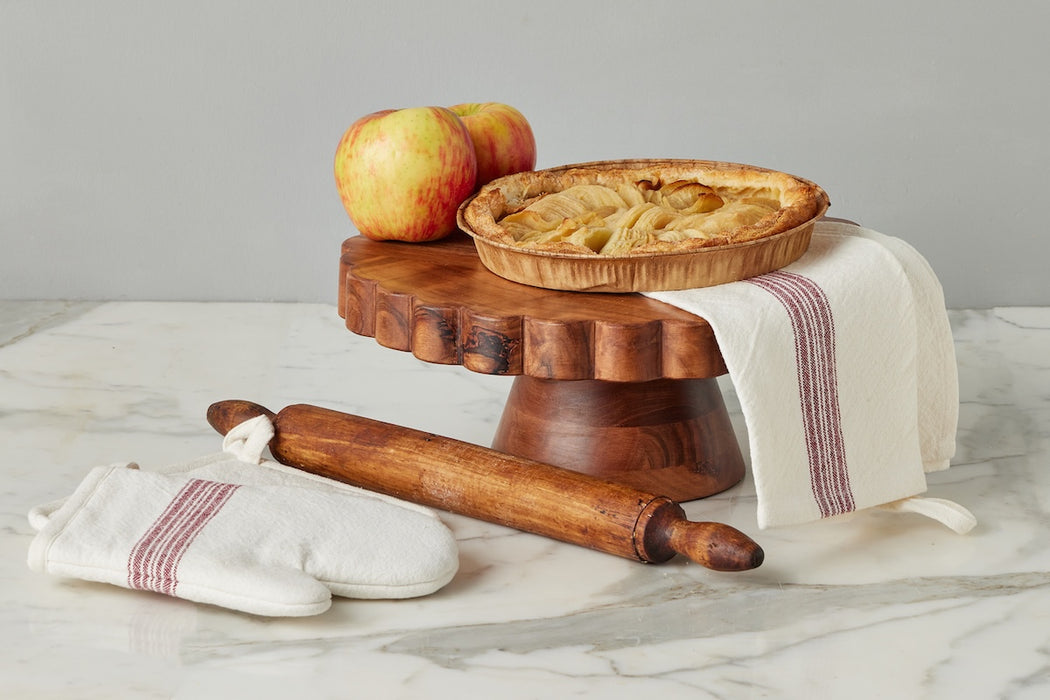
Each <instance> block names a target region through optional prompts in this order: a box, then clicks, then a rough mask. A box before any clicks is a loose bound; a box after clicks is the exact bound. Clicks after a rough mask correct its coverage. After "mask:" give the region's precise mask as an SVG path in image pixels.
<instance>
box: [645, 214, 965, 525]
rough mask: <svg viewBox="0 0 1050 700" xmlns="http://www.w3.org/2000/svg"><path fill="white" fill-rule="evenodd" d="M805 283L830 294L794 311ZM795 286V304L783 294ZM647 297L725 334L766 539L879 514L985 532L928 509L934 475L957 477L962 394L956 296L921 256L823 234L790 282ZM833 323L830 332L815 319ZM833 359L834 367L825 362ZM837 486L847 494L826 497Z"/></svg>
mask: <svg viewBox="0 0 1050 700" xmlns="http://www.w3.org/2000/svg"><path fill="white" fill-rule="evenodd" d="M796 282H798V284H799V285H801V286H803V287H805V286H807V285H808V286H809V287H813V286H815V287H819V290H820V291H821V292H822V294H823V297H822V300H820V301H819V302H814V303H813V304H811V305H807V304H808V302H806V301H803V302H801V303H800V304H798V305H794V302H795V301H796V297H795V291H794V289H795V287H791V285H794V284H795V283H796ZM782 284H783V285H787V287H790V289H791V291H782V292H781V294H782V295H781V296H778V294H777V293H774V292H773V291H771V290H773V289H774V288H776V289H779V287H778V285H782ZM648 296H650V297H652V298H654V299H658V300H660V301H663V302H665V303H668V304H671V305H674V306H676V307H679V308H682V309H684V310H687V311H690V312H692V313H695V314H697V315H699V316H702V317H703V318H704V319H706V320H707V321H708V322H709V323H710V324H711V326H712V329H713V330H714V333H715V337H716V339H717V341H718V345H719V348H720V349H721V351H722V355H723V357H724V358H725V362H726V366H727V368H728V370H729V376H730V379H731V380H732V382H733V384H734V387H735V388H736V391H737V394H738V396H739V398H740V403H741V408H742V412H743V415H744V420H745V423H746V425H747V431H748V440H749V447H750V451H751V469H752V473H753V476H754V479H755V487H756V491H757V498H758V523H759V527H761V528H768V527H774V526H781V525H792V524H799V523H805V522H810V521H814V520H819V519H821V518H827V517H832V516H835V515H840V514H844V513H849V512H854V511H858V510H861V509H864V508H871V507H876V506H885V507H886V508H887V509H892V510H895V511H900V512H918V513H922V514H924V515H926V516H928V517H932V518H935V519H937V520H939V521H941V522H942V523H944V524H945V525H947V526H948V527H950V528H952V529H953V530H956V531H957V532H966V531H968V530H969V529H971V528H972V527H973V526H974V524H975V523H976V520H975V519H974V518H973V515H972V514H970V513H969V511H967V510H966V509H965V508H962V507H961V506H959V505H957V504H954V503H950V502H947V501H944V500H942V499H922V500H923V501H924V502H923V503H919V502H918V496H919V494H922V493H924V492H925V491H926V490H927V484H926V476H925V475H926V473H927V472H930V471H936V470H941V469H946V468H947V467H948V465H949V463H950V459H951V457H952V455H953V454H954V451H955V433H956V427H957V423H958V415H959V413H958V412H959V391H958V377H957V368H956V364H955V350H954V344H953V340H952V335H951V328H950V326H949V323H948V318H947V313H946V310H945V305H944V296H943V292H942V289H941V286H940V283H939V281H938V280H937V278H936V276H935V275H934V273H933V271H932V269H931V268H930V266H929V265H928V264H927V262H926V261H925V260H924V259H923V258H922V256H921V255H920V254H919V253H918V252H917V251H916V250H915V249H914V248H912V247H911V246H909V245H908V244H906V243H905V242H904V241H901V240H900V239H897V238H893V237H890V236H886V235H884V234H881V233H878V232H876V231H872V230H870V229H865V228H861V227H859V226H855V225H852V224H848V223H839V222H819V223H817V224H816V226H815V228H814V232H813V238H812V242H811V244H810V247H809V249H808V250H807V252H806V253H805V254H804V255H803V256H802V257H801V258H800V259H799V260H798V261H796V262H794V263H792V264H791V265H788V266H787V267H785V268H784V269H783V270H781V271H776V272H774V273H770V275H762V276H759V277H758V278H753V279H751V280H744V281H739V282H733V283H730V284H724V285H719V286H715V287H708V288H699V289H688V290H682V291H671V292H650V293H648ZM817 296H820V295H819V294H818V295H817ZM789 307H790V308H789ZM820 310H823V311H826V312H827V318H826V319H819V318H816V316H818V315H819V313H818V312H819V311H820ZM807 329H808V330H807ZM829 339H830V341H831V342H830V343H829V342H828V341H829ZM810 341H811V345H806V342H810ZM828 347H832V348H833V353H832V354H831V355H828V356H823V355H820V352H819V350H820V349H821V348H823V349H827V348H828ZM818 355H819V357H818V358H817V360H814V359H813V358H814V357H817V356H818ZM814 362H815V363H816V364H817V365H822V366H825V368H826V367H827V366H831V367H832V369H833V373H834V381H833V382H831V390H832V392H831V399H830V400H829V399H828V397H827V396H824V397H823V398H821V397H818V399H813V398H812V396H813V394H815V393H820V392H819V391H817V390H820V387H821V386H822V385H821V383H820V382H812V381H810V380H811V379H812V377H813V376H815V374H816V372H815V370H814V369H813V366H812V365H813V363H814ZM814 386H816V390H815V389H814V388H813V387H814ZM822 391H823V390H822ZM825 393H827V392H826V391H825ZM814 406H816V408H815V407H814ZM829 406H830V408H829ZM814 412H818V413H821V415H818V416H816V417H814ZM818 419H819V420H818ZM815 421H817V423H819V426H818V429H812V426H813V425H815V424H816V423H815ZM829 426H830V427H829ZM831 428H836V429H837V431H838V432H836V433H835V436H834V437H829V435H830V433H829V432H828V431H830V430H831ZM807 430H809V431H808V432H807ZM815 445H816V447H815ZM825 448H826V449H825ZM821 449H825V452H828V451H831V452H835V451H836V450H837V452H835V454H836V455H837V456H835V457H833V458H830V457H828V455H827V454H825V453H822V452H821ZM825 458H827V459H825ZM822 460H823V461H822ZM828 461H830V462H834V463H835V464H834V465H832V466H830V467H829V466H828V464H827V463H828ZM836 470H837V471H836ZM829 473H833V474H835V475H837V476H836V477H835V479H831V481H833V482H834V483H831V485H828V484H823V485H822V482H821V480H822V479H830V477H828V474H829ZM822 489H823V490H826V491H830V492H831V493H830V495H828V494H822V493H821V491H822ZM825 496H827V498H828V499H830V501H829V500H826V499H825ZM822 499H824V500H822ZM908 501H911V502H910V503H909V502H908Z"/></svg>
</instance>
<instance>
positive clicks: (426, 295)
mask: <svg viewBox="0 0 1050 700" xmlns="http://www.w3.org/2000/svg"><path fill="white" fill-rule="evenodd" d="M339 315H340V316H341V317H343V318H344V319H345V320H346V327H347V328H348V329H349V330H351V331H353V332H354V333H357V334H359V335H364V336H371V337H374V338H375V339H376V342H378V343H379V344H380V345H383V346H385V347H389V348H393V349H396V350H403V351H408V352H411V353H412V354H413V355H415V356H416V357H418V358H419V359H421V360H424V361H426V362H434V363H440V364H453V365H454V364H459V365H462V366H463V367H466V368H467V369H470V370H473V371H475V372H481V373H485V374H495V375H511V376H514V377H515V379H514V383H513V385H512V386H511V390H510V394H509V396H508V398H507V402H506V405H505V407H504V410H503V415H502V417H501V419H500V423H499V427H498V428H497V431H496V435H495V437H494V439H493V442H492V447H493V448H495V449H497V450H499V451H501V452H504V453H507V454H512V455H517V456H519V457H527V458H529V459H533V460H537V461H540V462H545V463H547V464H554V465H556V466H560V467H565V468H568V469H574V470H576V471H580V472H585V473H588V474H590V475H592V476H597V477H601V478H604V479H608V480H611V481H617V482H620V483H624V484H627V485H629V486H633V487H635V488H638V489H642V490H645V491H649V492H651V493H657V494H660V495H663V496H667V497H668V498H671V499H673V500H676V501H688V500H693V499H696V498H703V497H705V496H709V495H711V494H714V493H718V492H720V491H723V490H725V489H727V488H729V487H730V486H733V485H734V484H736V483H737V482H739V481H740V480H741V479H742V478H743V476H744V461H743V457H742V455H741V453H740V447H739V444H738V442H737V439H736V436H735V435H734V433H733V427H732V424H731V423H730V420H729V415H728V413H727V412H726V408H725V403H724V402H723V400H722V394H721V391H720V390H719V388H718V384H717V382H716V381H715V379H714V378H715V377H717V376H719V375H721V374H725V372H726V367H725V363H724V361H723V359H722V355H721V352H720V351H719V349H718V345H717V343H716V342H715V338H714V334H713V332H712V330H711V327H710V325H708V323H707V322H706V321H705V320H704V319H702V318H699V317H697V316H695V315H693V314H690V313H688V312H685V311H682V310H680V309H677V308H675V307H673V306H670V305H667V304H663V303H661V302H658V301H655V300H652V299H649V298H648V297H645V296H642V295H640V294H601V293H586V292H560V291H551V290H546V289H539V288H535V287H529V286H526V285H522V284H518V283H515V282H509V281H507V280H505V279H503V278H501V277H498V276H496V275H495V274H493V273H491V272H489V271H488V270H487V269H486V268H485V267H484V266H483V265H482V264H481V262H480V260H479V259H478V256H477V253H476V251H475V248H474V243H473V241H472V240H471V239H470V238H469V237H467V236H466V235H465V234H460V233H456V234H453V235H452V236H450V237H449V238H445V239H442V240H440V241H436V242H432V243H397V242H390V241H384V242H377V241H372V240H370V239H368V238H365V237H363V236H355V237H353V238H349V239H347V240H346V241H345V242H344V243H343V246H342V258H341V261H340V283H339Z"/></svg>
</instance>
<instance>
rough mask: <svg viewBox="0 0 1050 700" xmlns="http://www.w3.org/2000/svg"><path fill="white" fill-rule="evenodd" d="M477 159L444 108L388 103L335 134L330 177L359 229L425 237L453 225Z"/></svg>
mask: <svg viewBox="0 0 1050 700" xmlns="http://www.w3.org/2000/svg"><path fill="white" fill-rule="evenodd" d="M477 163H478V161H477V156H476V155H475V152H474V145H473V141H472V140H471V136H470V133H469V131H468V130H467V127H466V125H465V124H464V123H463V121H462V120H461V119H460V118H459V117H458V116H457V115H456V114H455V113H454V112H453V111H452V110H450V109H448V108H445V107H410V108H406V109H396V110H394V109H388V110H383V111H379V112H374V113H372V114H369V115H366V116H364V117H361V118H360V119H358V120H357V121H356V122H354V123H353V124H352V125H351V126H350V128H349V129H347V131H346V133H345V134H343V137H342V139H340V141H339V146H338V147H337V148H336V153H335V182H336V186H337V188H338V190H339V197H340V199H341V200H342V202H343V206H344V207H345V208H346V213H347V214H349V215H350V220H351V221H352V222H353V223H354V226H355V227H356V228H357V230H358V231H360V232H361V234H362V235H364V236H367V237H368V238H372V239H374V240H399V241H432V240H437V239H439V238H443V237H444V236H447V235H448V234H449V233H451V232H452V231H453V230H455V228H456V210H457V209H458V208H459V205H460V204H461V203H462V202H463V201H464V200H465V199H466V198H467V197H469V196H470V195H471V194H472V193H473V191H474V186H475V182H476V181H477V173H478V165H477Z"/></svg>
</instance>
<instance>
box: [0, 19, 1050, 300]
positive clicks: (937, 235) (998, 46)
mask: <svg viewBox="0 0 1050 700" xmlns="http://www.w3.org/2000/svg"><path fill="white" fill-rule="evenodd" d="M1048 8H1050V3H1047V2H1043V1H1041V0H1040V1H1032V2H1012V3H1011V2H1003V3H987V2H975V1H972V0H965V1H956V2H925V3H923V2H914V1H913V0H908V1H907V2H905V1H903V0H883V1H881V2H877V3H863V4H861V3H850V2H819V1H817V0H796V1H795V2H775V1H752V2H741V3H724V2H720V3H713V2H661V1H655V2H640V1H638V2H627V1H623V0H612V1H611V0H586V1H581V2H569V1H566V0H559V1H557V2H551V1H548V0H530V2H524V3H522V2H515V3H510V2H492V1H488V2H466V1H463V0H451V1H450V0H446V1H444V2H433V3H424V2H412V3H408V2H397V1H395V0H384V1H383V2H369V3H362V2H357V3H354V2H309V1H307V2H248V1H247V0H245V1H242V2H235V1H232V0H204V1H199V0H180V1H179V2H141V1H127V2H124V1H118V0H94V1H93V2H62V1H60V0H0V241H2V250H0V298H9V299H31V298H34V299H44V298H51V299H53V298H70V299H129V300H137V299H163V300H168V299H174V300H202V299H203V300H211V299H215V300H287V301H321V302H328V303H333V304H334V303H335V289H336V270H337V263H338V251H339V244H340V243H341V241H342V240H343V239H344V238H346V237H348V236H350V235H353V234H354V233H355V231H354V230H353V229H352V227H351V225H350V222H349V219H348V218H347V217H346V215H345V213H344V212H343V210H342V207H341V205H340V203H339V200H338V197H337V195H336V192H335V187H334V184H333V180H332V157H333V154H334V151H335V146H336V143H337V141H338V139H339V137H340V136H341V135H342V132H343V131H344V130H345V129H346V127H347V126H349V125H350V124H351V123H352V122H353V121H354V120H355V119H356V118H357V117H359V116H361V115H363V114H365V113H368V112H372V111H375V110H377V109H382V108H387V107H406V106H419V105H430V104H436V105H451V104H455V103H458V102H467V101H499V102H507V103H509V104H512V105H515V106H516V107H518V108H519V109H520V110H522V112H524V113H525V114H526V116H527V117H528V118H529V119H530V121H531V123H532V126H533V129H534V131H535V133H536V137H537V141H538V145H539V163H538V165H539V167H546V166H553V165H559V164H563V163H571V162H579V161H585V160H597V159H605V158H623V157H641V156H668V157H683V158H708V159H720V160H730V161H738V162H746V163H754V164H757V165H763V166H767V167H772V168H777V169H781V170H786V171H788V172H792V173H795V174H797V175H801V176H804V177H807V178H810V179H812V180H815V181H817V182H818V183H820V184H821V185H823V186H824V187H825V189H827V190H828V192H829V193H830V195H831V198H832V202H833V203H832V209H831V212H830V214H832V215H836V216H840V217H845V218H851V219H855V220H859V221H861V222H863V223H864V224H866V225H868V226H870V227H872V228H875V229H877V230H880V231H882V232H884V233H889V234H892V235H896V236H900V237H901V238H904V239H905V240H907V241H909V242H911V243H912V244H913V245H914V246H916V247H917V248H918V249H919V250H920V252H922V253H923V254H924V255H925V256H926V257H927V259H928V260H929V261H930V263H931V264H932V265H933V267H934V269H935V270H936V271H937V273H938V274H939V276H940V278H941V280H942V282H943V284H944V286H945V290H946V294H947V299H948V304H949V306H951V307H956V308H957V307H987V306H995V305H1029V304H1040V305H1041V304H1050V283H1048V282H1047V281H1046V276H1045V269H1044V268H1045V267H1046V260H1047V252H1048V245H1047V242H1046V241H1047V231H1046V230H1045V229H1046V221H1047V218H1046V216H1045V214H1044V208H1045V200H1046V194H1045V193H1046V184H1047V176H1046V168H1047V164H1048V163H1050V146H1048V138H1047V127H1048V124H1050V99H1048V94H1047V93H1048V90H1047V84H1048V80H1047V77H1046V72H1047V68H1048V67H1050V49H1048V48H1047V41H1046V31H1047V27H1048V26H1050V9H1048Z"/></svg>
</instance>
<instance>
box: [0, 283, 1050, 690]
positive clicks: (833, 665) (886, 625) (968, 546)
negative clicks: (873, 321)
mask: <svg viewBox="0 0 1050 700" xmlns="http://www.w3.org/2000/svg"><path fill="white" fill-rule="evenodd" d="M951 319H952V325H953V331H954V334H955V338H956V347H957V353H958V361H959V366H960V381H961V396H962V407H961V421H960V431H959V451H958V454H957V456H956V458H955V460H954V466H953V468H952V469H950V470H948V471H947V472H943V473H937V474H932V475H930V478H929V481H930V495H934V496H942V497H945V498H949V499H952V500H955V501H957V502H959V503H961V504H963V505H965V506H967V507H968V508H970V509H971V510H972V511H973V512H974V513H975V515H976V516H977V518H978V521H979V525H978V528H977V529H976V530H975V531H974V532H972V533H971V534H969V535H966V536H959V535H955V534H953V533H951V532H950V531H948V530H946V529H945V528H944V527H943V526H941V525H939V524H937V523H935V522H933V521H930V520H927V519H925V518H922V517H920V516H908V515H894V514H889V513H884V512H882V513H862V514H859V515H857V516H855V517H853V518H851V519H848V520H846V521H843V522H826V523H816V524H811V525H806V526H800V527H792V528H782V529H774V530H768V531H759V530H758V529H757V526H756V522H755V498H754V489H753V485H752V484H751V483H750V481H745V482H744V483H742V484H741V485H739V486H737V487H734V488H733V489H730V490H729V491H728V492H726V493H724V494H720V495H718V496H715V497H712V498H709V499H705V500H703V501H696V502H692V503H688V504H685V508H686V511H687V513H688V514H689V516H690V518H692V519H694V520H699V519H711V520H719V521H722V522H728V523H730V524H732V525H734V526H736V527H738V528H740V529H741V530H743V531H745V532H747V533H749V534H751V535H752V536H753V537H755V539H757V540H758V541H759V542H760V543H761V544H762V546H763V547H764V549H765V551H766V563H765V564H764V565H763V566H762V567H761V568H759V569H757V570H755V571H751V572H745V573H736V574H720V573H716V572H711V571H708V570H706V569H702V568H700V567H698V566H696V565H695V564H692V563H690V562H688V561H687V560H684V559H683V558H681V557H679V558H676V559H674V560H672V561H671V562H668V563H666V564H661V565H642V564H638V563H636V562H632V561H628V560H625V559H620V558H618V557H613V556H610V555H605V554H600V553H597V552H592V551H590V550H586V549H582V548H580V547H574V546H572V545H568V544H563V543H559V542H554V541H551V540H547V539H544V538H541V537H538V536H534V535H529V534H525V533H520V532H516V531H513V530H509V529H507V528H503V527H500V526H496V525H490V524H487V523H483V522H479V521H476V520H471V519H469V518H465V517H461V516H455V515H449V514H442V517H443V519H445V521H446V522H447V523H448V524H449V525H450V527H451V528H452V529H453V531H454V532H455V533H456V536H457V539H458V540H459V544H460V551H461V569H460V572H459V574H458V575H457V577H456V578H455V579H454V580H453V581H452V583H451V584H449V585H448V586H447V587H446V588H444V589H443V590H441V591H440V592H438V593H437V594H435V595H432V596H430V597H426V598H421V599H416V600H404V601H355V600H337V601H336V602H335V604H334V605H333V607H332V609H331V610H330V611H329V612H328V613H325V614H323V615H321V616H318V617H316V618H309V619H297V620H272V619H264V618H257V617H252V616H249V615H243V614H239V613H235V612H231V611H228V610H223V609H221V608H215V607H209V606H203V605H195V604H192V603H188V602H185V601H180V600H175V599H169V598H164V597H162V596H158V595H155V594H151V593H145V592H137V591H136V592H133V591H128V590H123V589H119V588H115V587H111V586H105V585H102V584H93V583H86V582H80V581H71V580H60V579H54V578H50V577H45V576H40V575H37V574H33V573H32V572H30V571H29V570H28V568H27V567H26V565H25V555H26V549H27V547H28V543H29V540H30V538H31V530H30V528H29V525H28V523H27V521H26V512H27V511H28V509H29V508H30V507H31V506H33V505H36V504H38V503H42V502H45V501H48V500H51V499H54V498H56V497H60V496H64V495H66V494H67V493H69V492H70V491H71V490H72V489H73V487H74V486H75V485H76V483H77V482H78V481H79V480H80V478H81V477H82V476H83V475H84V473H85V472H86V471H87V470H88V469H89V468H90V467H92V466H94V465H97V464H106V463H110V462H115V461H126V460H136V461H138V462H139V463H140V464H142V465H143V467H144V468H149V467H150V466H151V465H154V466H160V465H162V464H166V463H169V462H176V461H183V460H186V459H189V458H191V457H195V456H198V455H201V454H206V453H209V452H212V451H214V450H215V449H217V447H218V444H219V437H218V436H217V435H216V434H215V433H213V432H212V431H211V429H210V428H209V427H208V426H207V423H206V422H205V420H204V413H205V409H206V408H207V406H208V405H209V404H210V403H212V402H213V401H216V400H218V399H224V398H247V399H252V400H255V401H259V402H260V403H263V404H265V405H267V406H269V407H270V408H273V409H278V408H280V407H282V406H284V405H287V404H289V403H296V402H309V403H314V404H318V405H323V406H327V407H330V408H334V409H337V410H341V411H347V412H351V413H358V414H361V415H365V416H368V417H371V418H377V419H379V420H385V421H391V422H395V423H400V424H403V425H407V426H410V427H414V428H419V429H423V430H428V431H432V432H435V433H439V434H443V435H448V436H450V437H455V438H459V439H462V440H467V441H470V442H475V443H479V444H487V443H488V441H489V440H490V438H491V436H492V434H493V432H494V431H495V426H496V422H497V421H498V418H499V413H500V410H501V407H502V404H503V401H504V399H505V397H506V393H507V391H508V390H509V386H510V380H509V379H507V378H500V377H489V376H485V375H478V374H473V373H471V372H469V371H467V370H465V369H463V368H461V367H458V366H456V367H443V366H436V365H428V364H425V363H422V362H420V361H418V360H416V359H415V358H413V357H412V356H411V355H408V354H406V353H401V352H395V351H392V350H388V349H385V348H382V347H379V346H378V345H377V344H376V343H375V341H373V340H372V339H370V338H361V337H358V336H354V335H353V334H351V333H349V332H347V331H346V330H344V329H343V327H342V325H341V322H340V320H339V319H338V317H337V315H336V314H335V311H334V309H333V308H331V307H329V306H324V305H286V304H154V303H104V304H95V303H58V302H37V303H31V302H0V436H2V438H3V445H4V460H3V466H2V467H0V470H2V472H0V473H2V474H3V476H4V479H3V486H2V489H0V493H2V506H0V518H2V523H0V525H2V527H3V530H4V532H5V537H4V538H3V540H2V545H0V553H2V556H0V586H2V588H3V592H4V596H3V601H4V602H3V603H0V606H2V607H0V611H2V615H3V629H4V634H3V636H2V645H3V646H2V648H0V696H3V697H12V698H14V697H18V698H34V697H76V698H95V697H98V698H114V697H164V698H220V697H221V698H228V697H248V696H253V697H258V698H278V697H286V696H288V695H290V694H292V693H294V694H295V696H300V695H301V696H303V697H308V696H313V697H348V696H350V697H367V696H373V695H375V696H379V695H381V696H382V697H421V696H427V697H456V696H462V695H463V694H464V693H468V692H473V693H474V694H475V695H477V696H479V697H492V696H493V695H494V693H493V690H495V689H498V691H499V696H500V697H505V698H541V697H542V698H547V697H565V696H569V695H574V694H579V695H594V696H602V697H609V698H621V697H623V698H626V697H635V696H637V694H639V693H642V692H645V693H651V694H652V696H653V697H665V698H676V697H687V698H705V697H710V698H722V697H733V698H737V697H770V698H773V697H814V696H815V697H821V696H825V697H840V696H846V695H849V696H851V697H857V696H860V697H953V698H954V697H974V698H977V697H980V698H991V697H1009V698H1039V697H1045V696H1046V694H1047V692H1048V691H1050V528H1048V527H1047V525H1048V520H1050V519H1048V517H1047V515H1048V512H1050V470H1048V466H1050V465H1048V464H1047V461H1048V457H1050V309H996V310H988V311H956V312H952V314H951ZM723 388H724V390H725V392H726V396H727V403H729V405H730V410H731V413H732V414H733V418H734V423H735V425H736V427H737V429H738V434H739V437H740V439H741V441H742V444H745V445H746V436H745V435H744V426H743V424H742V420H741V419H740V416H739V411H738V410H736V404H735V398H734V396H733V393H732V386H731V385H730V384H729V383H728V382H725V381H723Z"/></svg>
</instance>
